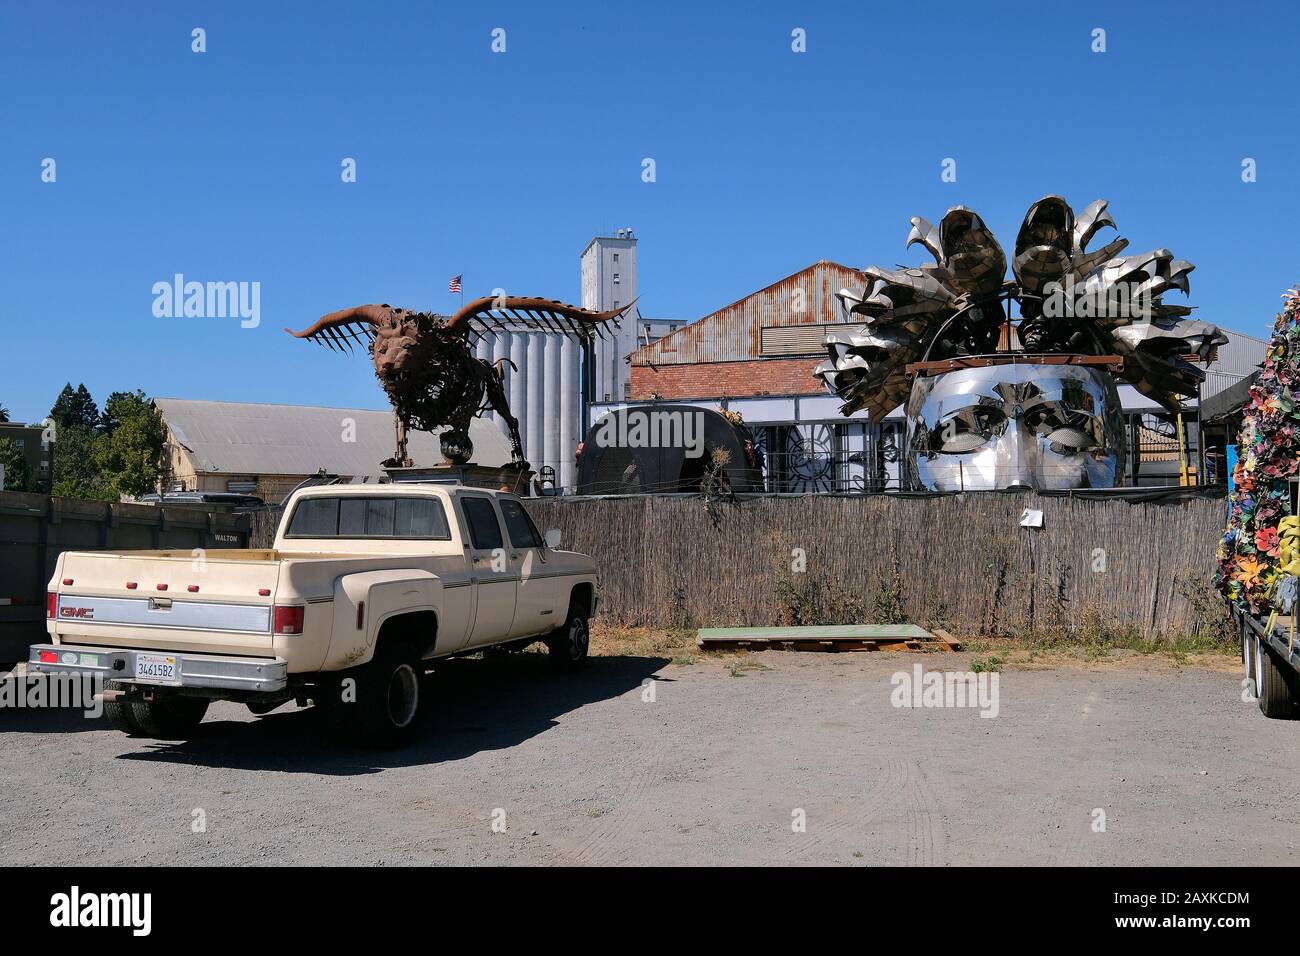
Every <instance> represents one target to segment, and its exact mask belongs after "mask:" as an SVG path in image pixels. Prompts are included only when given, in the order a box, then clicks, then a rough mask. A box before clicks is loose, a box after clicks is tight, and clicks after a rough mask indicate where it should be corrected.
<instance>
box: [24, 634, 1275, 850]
mask: <svg viewBox="0 0 1300 956" xmlns="http://www.w3.org/2000/svg"><path fill="white" fill-rule="evenodd" d="M652 643H653V642H652ZM646 646H649V645H646V644H645V643H644V642H643V643H641V644H629V645H627V646H626V647H625V648H624V649H623V650H624V652H623V653H620V652H619V648H618V647H617V646H613V645H609V644H606V645H604V646H603V648H602V649H603V650H604V651H605V652H606V656H602V657H599V658H597V659H595V660H593V661H592V662H591V665H590V667H589V669H588V670H587V671H586V672H584V673H583V674H581V675H578V676H572V677H557V676H553V675H551V674H550V673H549V670H548V668H547V666H546V662H545V661H544V660H543V659H541V657H540V655H535V654H524V655H515V656H511V657H505V658H489V659H482V660H480V659H464V660H456V661H450V662H448V663H447V664H446V665H444V666H443V667H441V668H440V669H439V671H438V672H436V673H435V674H433V675H431V676H430V677H429V678H428V680H427V681H426V684H425V688H424V691H425V694H426V697H425V700H426V703H429V704H431V705H432V707H431V708H430V712H429V713H428V714H426V718H427V724H428V726H427V732H426V734H425V735H424V737H423V738H422V742H421V743H419V744H417V745H416V746H415V747H413V748H411V749H409V750H405V751H402V752H399V753H396V754H374V753H367V752H363V751H358V750H353V749H346V748H343V747H339V746H336V745H334V744H332V743H330V742H329V741H328V740H327V739H326V738H325V737H324V734H323V727H322V724H321V722H320V721H319V720H318V719H317V717H316V715H315V714H314V713H313V712H311V711H310V710H297V709H294V708H292V707H289V708H284V709H282V710H280V711H277V712H275V713H273V714H270V715H268V716H266V717H260V718H258V717H253V716H252V715H251V714H250V713H249V712H248V711H247V710H246V709H245V708H243V707H240V706H236V705H232V704H220V705H217V706H215V707H214V708H213V709H212V710H211V711H210V712H209V716H208V718H207V720H206V721H205V723H204V724H203V726H202V728H201V732H200V734H199V735H198V736H197V737H196V738H195V739H194V740H191V741H189V742H186V743H163V742H158V741H151V740H143V739H131V738H128V737H125V736H122V735H120V734H118V733H117V732H115V731H113V730H111V729H109V728H108V726H107V724H106V723H103V722H97V721H88V720H86V719H84V718H82V717H81V716H80V714H69V713H66V712H52V711H14V710H7V711H0V766H2V767H3V768H4V770H3V774H2V775H0V859H3V861H4V862H5V863H8V864H60V863H74V862H75V863H89V864H127V863H181V864H190V863H192V864H249V863H252V864H275V863H299V864H388V865H394V864H416V863H418V864H441V863H447V864H485V863H486V864H498V863H500V864H566V863H569V864H668V865H676V864H704V865H709V864H718V863H737V864H753V865H771V864H778V865H780V864H843V865H908V864H911V865H916V864H1019V863H1026V864H1028V863H1036V864H1148V863H1165V864H1266V863H1272V864H1285V863H1296V862H1298V861H1300V852H1298V851H1297V846H1298V845H1300V822H1298V821H1297V819H1296V816H1295V813H1294V808H1295V803H1296V796H1297V781H1300V745H1298V744H1300V736H1298V735H1300V723H1292V722H1283V721H1270V720H1266V719H1265V718H1264V717H1263V716H1262V715H1261V714H1260V713H1259V710H1258V708H1257V707H1256V705H1254V704H1252V703H1245V702H1243V701H1242V700H1241V688H1240V686H1239V681H1238V676H1237V674H1236V671H1235V662H1232V661H1230V660H1225V659H1223V658H1215V657H1208V658H1200V659H1196V660H1194V661H1192V662H1189V663H1184V664H1181V665H1175V664H1172V663H1170V662H1168V661H1165V660H1162V659H1160V658H1156V657H1130V658H1127V659H1124V660H1121V661H1118V662H1116V661H1102V662H1094V663H1081V662H1079V661H1075V660H1068V659H1062V660H1052V661H1047V662H1046V663H1044V662H1043V661H1042V660H1039V661H1038V662H1036V663H1035V664H1034V665H1033V666H1032V667H1021V666H1017V667H1015V668H1014V669H1010V670H1006V671H1004V672H1003V673H1002V674H1001V675H1000V677H999V697H998V716H996V717H994V718H983V717H981V716H980V715H979V712H978V711H977V710H975V709H969V708H967V709H961V708H936V709H924V708H922V709H909V708H897V707H894V706H893V705H892V704H891V693H892V692H893V691H894V688H893V686H892V685H891V676H892V675H893V674H894V673H895V672H897V671H907V672H910V671H911V670H912V667H913V665H914V664H917V663H919V664H921V665H923V667H924V668H925V669H926V670H965V669H967V668H968V667H969V665H970V662H971V659H972V655H970V654H965V653H962V654H917V653H877V654H862V653H858V654H806V653H805V654H798V653H781V652H769V653H765V654H754V655H745V656H728V657H720V658H719V657H705V658H699V659H697V660H696V661H695V662H694V663H690V664H685V663H674V662H673V658H674V657H678V655H676V654H673V653H672V652H671V651H670V650H669V651H664V652H662V653H649V652H647V651H646V650H645V649H644V648H645V647H646ZM679 659H684V658H680V657H679ZM650 678H653V679H654V681H655V683H654V684H653V697H654V699H653V700H652V701H651V700H646V699H643V698H645V697H646V696H649V695H648V694H647V689H646V688H645V686H644V685H643V681H646V680H647V679H650ZM1097 808H1100V809H1102V810H1104V811H1105V832H1094V820H1096V819H1098V817H1097V815H1096V813H1095V810H1096V809H1097ZM199 810H201V811H202V815H203V820H204V822H205V824H206V826H205V828H204V832H197V833H196V832H193V831H194V829H195V827H194V825H193V821H194V820H195V819H196V814H195V811H199ZM799 811H803V813H804V814H805V815H806V822H807V825H806V831H805V832H794V829H793V828H792V821H794V820H795V819H796V817H797V815H798V812H799ZM503 816H504V822H505V830H504V832H494V829H493V822H494V819H496V820H498V821H499V820H501V819H502V817H503Z"/></svg>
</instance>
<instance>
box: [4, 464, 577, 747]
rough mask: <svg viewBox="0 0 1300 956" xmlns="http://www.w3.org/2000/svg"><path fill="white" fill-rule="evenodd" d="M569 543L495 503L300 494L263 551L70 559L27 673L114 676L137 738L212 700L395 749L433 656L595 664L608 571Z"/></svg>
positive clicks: (402, 494) (368, 493)
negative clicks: (308, 713)
mask: <svg viewBox="0 0 1300 956" xmlns="http://www.w3.org/2000/svg"><path fill="white" fill-rule="evenodd" d="M558 544H559V542H558V533H557V532H551V533H550V534H549V535H548V536H547V537H546V538H544V537H543V536H542V535H541V534H539V533H538V530H537V528H536V526H535V525H534V524H533V521H532V519H531V518H530V517H529V515H528V512H527V511H526V510H525V509H524V506H523V504H522V502H520V500H519V499H518V498H517V497H515V496H514V495H509V494H505V493H501V492H493V491H486V490H480V489H471V488H464V487H459V486H448V485H434V484H427V485H421V484H401V485H397V484H394V485H382V486H377V485H324V486H318V487H313V488H303V489H301V490H299V491H298V492H296V493H295V494H294V495H293V496H292V497H291V498H290V499H289V501H288V503H287V506H286V508H285V511H284V516H283V518H282V519H281V522H280V525H279V528H278V530H277V532H276V537H275V541H274V544H273V547H272V548H270V549H268V550H210V551H206V552H199V553H197V554H195V553H193V552H190V551H134V552H132V551H121V552H113V551H101V552H68V553H65V554H63V555H62V556H61V557H60V558H59V561H58V564H57V566H56V568H55V571H54V577H53V579H52V580H51V582H50V585H49V593H48V595H47V602H46V617H47V621H46V626H47V630H48V633H49V637H50V643H48V644H38V645H34V646H33V647H32V648H31V651H30V655H29V658H28V660H29V668H30V670H32V671H33V672H58V671H73V672H78V673H89V674H100V675H102V676H103V677H104V678H105V679H106V680H107V681H111V682H112V684H111V685H110V689H109V691H108V692H107V693H106V706H105V711H106V713H107V714H108V716H109V718H110V719H111V720H112V721H113V722H114V723H115V724H116V725H117V726H118V727H119V728H120V729H122V730H124V731H126V732H128V733H132V734H141V735H145V736H154V737H163V738H179V737H185V736H187V735H189V734H191V733H192V732H193V731H194V729H195V727H196V726H197V725H198V724H199V722H200V721H201V720H202V719H203V716H204V713H205V712H206V711H207V709H208V705H209V704H210V703H211V702H212V701H213V700H234V701H242V702H244V703H245V704H247V705H248V706H249V708H250V709H251V710H253V711H254V712H255V713H264V712H267V711H269V710H271V709H273V708H275V707H278V706H280V705H281V704H283V703H286V702H288V701H290V700H294V701H297V702H298V704H299V705H306V704H307V703H308V702H309V701H310V702H312V703H315V704H317V705H321V706H323V707H326V708H328V709H329V710H330V711H331V712H333V714H334V715H335V716H336V717H337V718H338V719H339V721H340V722H341V723H342V724H344V725H345V726H346V727H347V728H349V729H350V730H352V731H354V732H355V733H356V734H357V735H358V736H359V737H360V738H361V739H362V740H363V741H364V742H366V743H369V744H373V745H378V746H395V745H400V744H402V743H405V742H407V741H408V740H409V739H410V737H411V735H412V733H413V730H414V728H415V725H416V716H417V713H418V710H419V706H420V677H421V674H422V672H423V671H424V669H425V668H426V667H427V666H428V665H429V664H430V663H431V662H433V661H436V660H438V659H440V658H445V657H448V656H451V655H456V654H465V653H468V652H473V651H478V650H482V649H484V648H487V647H491V646H498V645H506V646H509V647H514V648H521V647H524V646H527V645H528V644H529V643H532V642H534V641H538V640H540V641H544V642H545V643H546V645H547V647H548V650H549V654H550V657H551V659H552V660H553V661H554V662H555V663H556V664H557V666H559V667H560V668H562V669H571V668H574V667H577V666H579V665H581V664H582V663H583V662H584V661H585V660H586V657H587V647H588V631H587V621H588V618H589V617H590V616H591V614H592V613H593V612H594V611H595V609H596V566H595V563H594V562H593V561H592V560H591V558H589V557H587V556H585V555H581V554H576V553H573V552H567V551H560V550H558Z"/></svg>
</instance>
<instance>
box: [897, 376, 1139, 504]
mask: <svg viewBox="0 0 1300 956" xmlns="http://www.w3.org/2000/svg"><path fill="white" fill-rule="evenodd" d="M1124 447H1125V442H1124V416H1123V412H1122V409H1121V406H1120V400H1119V393H1118V392H1117V391H1116V389H1115V383H1114V381H1113V380H1112V378H1111V376H1110V374H1109V373H1108V372H1106V371H1104V370H1102V369H1099V368H1096V367H1092V366H1080V365H1038V364H1004V365H990V366H985V367H982V368H968V369H960V370H958V371H954V372H945V373H943V374H941V375H935V376H918V377H917V378H916V379H915V381H914V382H913V384H912V394H911V397H910V398H909V400H908V403H907V440H906V448H907V463H908V471H909V472H910V474H909V478H910V482H909V483H910V484H912V485H913V486H914V487H918V488H925V489H929V490H931V491H990V490H994V489H998V488H1037V489H1068V488H1110V487H1112V486H1114V485H1116V484H1118V483H1119V482H1120V479H1121V478H1122V476H1123V474H1124Z"/></svg>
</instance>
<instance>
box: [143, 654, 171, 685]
mask: <svg viewBox="0 0 1300 956" xmlns="http://www.w3.org/2000/svg"><path fill="white" fill-rule="evenodd" d="M135 677H136V680H146V681H151V682H153V683H155V684H179V683H180V682H181V669H180V665H179V664H177V663H176V658H174V657H165V656H162V655H159V654H137V655H135Z"/></svg>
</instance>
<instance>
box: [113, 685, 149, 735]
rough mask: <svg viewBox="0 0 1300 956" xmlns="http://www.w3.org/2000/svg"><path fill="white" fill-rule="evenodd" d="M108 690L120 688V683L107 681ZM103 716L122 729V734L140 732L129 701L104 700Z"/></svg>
mask: <svg viewBox="0 0 1300 956" xmlns="http://www.w3.org/2000/svg"><path fill="white" fill-rule="evenodd" d="M108 689H109V690H121V685H120V684H118V683H117V682H116V681H109V683H108ZM104 716H105V717H107V718H108V722H109V723H110V724H112V725H113V726H114V727H116V728H117V729H118V730H120V731H122V733H124V734H138V733H140V732H141V731H140V725H139V724H137V723H136V722H135V712H134V711H133V710H132V709H131V705H130V704H129V703H124V702H122V701H105V702H104Z"/></svg>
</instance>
